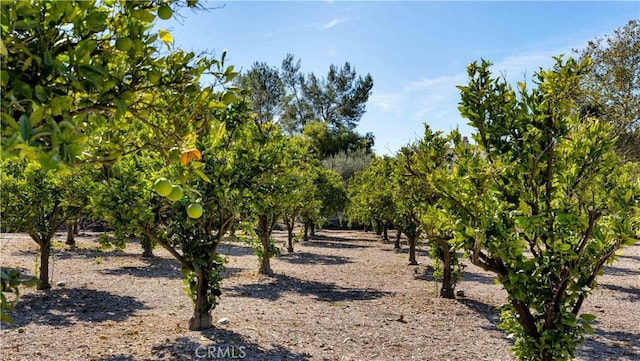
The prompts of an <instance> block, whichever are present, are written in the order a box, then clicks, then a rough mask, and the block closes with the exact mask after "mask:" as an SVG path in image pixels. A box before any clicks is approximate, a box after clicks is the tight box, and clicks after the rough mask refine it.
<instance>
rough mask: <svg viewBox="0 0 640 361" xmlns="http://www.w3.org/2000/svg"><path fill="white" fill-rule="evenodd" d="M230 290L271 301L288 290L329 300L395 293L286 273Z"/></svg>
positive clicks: (241, 294) (365, 298)
mask: <svg viewBox="0 0 640 361" xmlns="http://www.w3.org/2000/svg"><path fill="white" fill-rule="evenodd" d="M228 292H229V295H232V296H235V297H252V298H260V299H267V300H271V301H274V300H277V299H279V298H280V297H281V296H282V295H283V294H284V293H288V292H292V293H297V294H299V295H302V296H309V297H311V298H313V299H316V300H318V301H329V302H336V301H362V300H372V299H376V298H381V297H387V296H392V295H393V293H392V292H382V291H375V290H372V289H368V288H367V289H363V288H345V287H340V286H337V285H335V284H333V283H324V282H316V281H306V280H301V279H299V278H295V277H291V276H286V275H274V276H272V277H270V278H268V279H265V280H263V281H261V282H258V283H253V284H246V285H238V286H234V287H231V288H229V291H228Z"/></svg>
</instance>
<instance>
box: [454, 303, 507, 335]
mask: <svg viewBox="0 0 640 361" xmlns="http://www.w3.org/2000/svg"><path fill="white" fill-rule="evenodd" d="M457 301H458V302H459V303H460V304H461V305H464V306H466V307H467V308H468V309H470V310H471V311H473V312H475V313H477V314H478V315H479V316H482V317H483V318H485V319H486V320H487V321H489V323H490V324H491V326H488V327H484V328H485V329H487V330H498V324H499V323H500V310H499V309H498V308H497V307H495V306H493V305H490V304H487V303H484V302H482V301H479V300H474V299H472V298H463V297H459V298H458V299H457Z"/></svg>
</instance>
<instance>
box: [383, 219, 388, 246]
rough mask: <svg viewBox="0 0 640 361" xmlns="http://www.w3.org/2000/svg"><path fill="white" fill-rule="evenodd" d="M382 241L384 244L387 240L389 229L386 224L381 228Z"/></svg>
mask: <svg viewBox="0 0 640 361" xmlns="http://www.w3.org/2000/svg"><path fill="white" fill-rule="evenodd" d="M382 240H383V241H385V242H386V241H388V240H389V227H387V224H386V223H385V224H384V226H382Z"/></svg>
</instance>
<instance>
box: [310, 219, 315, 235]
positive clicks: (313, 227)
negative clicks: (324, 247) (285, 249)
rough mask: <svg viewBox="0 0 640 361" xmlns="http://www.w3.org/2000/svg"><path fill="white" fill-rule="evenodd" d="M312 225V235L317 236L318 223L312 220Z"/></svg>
mask: <svg viewBox="0 0 640 361" xmlns="http://www.w3.org/2000/svg"><path fill="white" fill-rule="evenodd" d="M310 226H311V227H309V228H311V237H315V236H316V223H315V222H314V221H311V224H310Z"/></svg>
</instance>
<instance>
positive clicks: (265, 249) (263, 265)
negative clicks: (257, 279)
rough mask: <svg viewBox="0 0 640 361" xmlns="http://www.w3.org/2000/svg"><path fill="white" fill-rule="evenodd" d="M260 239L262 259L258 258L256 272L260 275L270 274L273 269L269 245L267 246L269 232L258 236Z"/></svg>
mask: <svg viewBox="0 0 640 361" xmlns="http://www.w3.org/2000/svg"><path fill="white" fill-rule="evenodd" d="M260 241H261V242H262V259H261V260H260V269H259V270H258V273H259V274H261V275H270V274H273V270H272V269H271V262H270V259H271V247H269V246H270V245H269V243H270V242H269V234H268V233H265V234H263V235H261V236H260Z"/></svg>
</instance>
